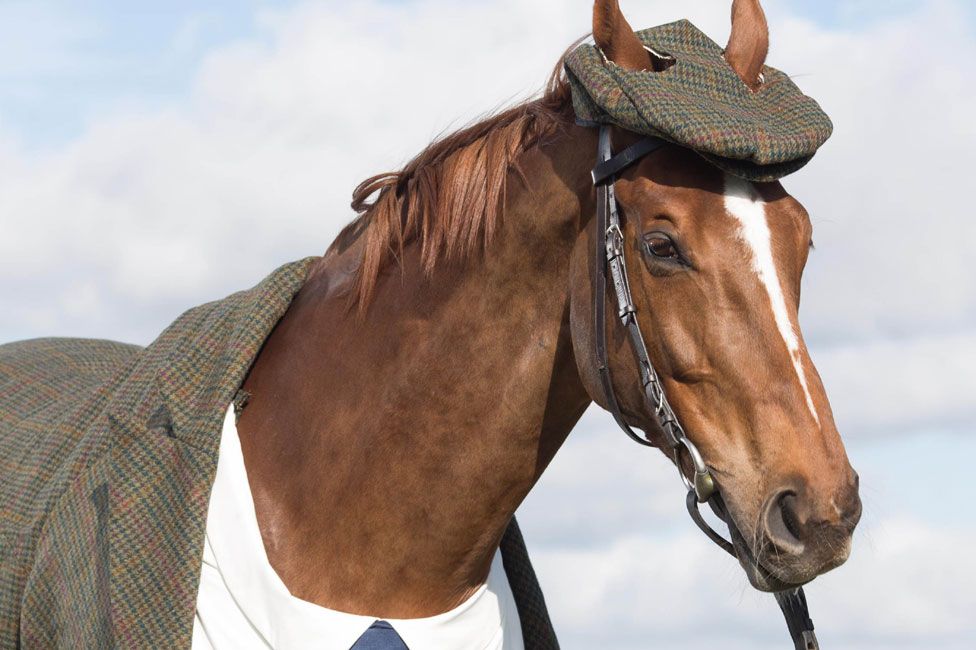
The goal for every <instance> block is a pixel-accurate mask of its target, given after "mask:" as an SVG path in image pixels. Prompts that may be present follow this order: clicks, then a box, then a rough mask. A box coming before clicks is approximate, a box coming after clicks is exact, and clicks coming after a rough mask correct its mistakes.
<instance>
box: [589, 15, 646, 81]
mask: <svg viewBox="0 0 976 650" xmlns="http://www.w3.org/2000/svg"><path fill="white" fill-rule="evenodd" d="M593 40H594V41H595V42H596V45H597V47H599V48H600V49H601V50H603V54H604V55H605V56H606V57H607V58H608V59H610V60H611V61H613V62H614V63H616V64H617V65H619V66H620V67H621V68H627V69H628V70H651V69H652V68H651V58H650V56H648V54H647V50H645V49H644V44H643V43H641V41H640V39H639V38H637V34H635V33H634V30H633V29H631V28H630V24H629V23H628V22H627V19H626V18H624V15H623V14H622V13H621V12H620V5H619V4H618V3H617V0H596V2H595V3H593Z"/></svg>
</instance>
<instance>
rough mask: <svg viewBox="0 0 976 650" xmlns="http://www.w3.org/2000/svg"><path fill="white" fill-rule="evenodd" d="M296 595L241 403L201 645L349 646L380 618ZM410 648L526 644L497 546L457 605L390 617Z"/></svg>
mask: <svg viewBox="0 0 976 650" xmlns="http://www.w3.org/2000/svg"><path fill="white" fill-rule="evenodd" d="M376 620H377V617H375V616H357V615H354V614H346V613H344V612H338V611H335V610H331V609H327V608H325V607H320V606H319V605H315V604H313V603H310V602H307V601H304V600H300V599H298V598H296V597H294V596H292V595H291V593H290V592H289V591H288V588H287V587H285V584H284V583H283V582H282V581H281V578H279V577H278V574H277V573H275V570H274V568H272V566H271V563H270V562H268V556H267V554H266V553H265V550H264V543H263V541H262V539H261V533H260V530H259V529H258V521H257V515H256V514H255V512H254V501H253V500H252V498H251V488H250V484H249V483H248V481H247V472H246V470H245V469H244V456H243V454H242V453H241V444H240V439H239V438H238V435H237V426H236V422H235V418H234V412H233V408H230V409H228V411H227V416H226V418H225V419H224V427H223V432H222V434H221V439H220V457H219V459H218V462H217V477H216V480H215V481H214V485H213V491H212V493H211V495H210V508H209V510H208V512H207V534H206V540H205V544H204V549H203V567H202V569H201V572H200V591H199V593H198V595H197V612H196V617H195V618H194V621H193V648H194V650H247V649H249V648H275V649H278V650H292V649H298V648H314V649H315V650H349V648H350V647H352V645H353V644H354V643H355V642H356V641H357V640H358V639H359V637H360V636H361V635H362V634H363V632H365V631H366V629H367V628H369V627H370V625H372V624H373V623H374V622H376ZM383 620H386V621H387V622H388V623H390V625H392V626H393V629H395V630H396V631H397V633H398V634H399V635H400V638H401V639H403V642H404V643H405V644H406V645H407V647H408V648H409V649H410V650H523V642H522V630H521V627H520V623H519V617H518V611H517V610H516V608H515V600H514V598H513V597H512V590H511V588H510V587H509V584H508V578H507V577H506V575H505V570H504V568H503V566H502V562H501V554H500V553H499V552H497V551H496V552H495V558H494V561H493V562H492V564H491V571H490V573H489V574H488V581H487V583H486V584H484V585H482V586H481V587H480V588H479V589H478V591H476V592H475V593H474V595H472V596H471V597H470V598H468V600H466V601H465V602H464V603H462V604H461V605H459V606H458V607H455V608H454V609H452V610H451V611H449V612H446V613H444V614H439V615H437V616H431V617H429V618H418V619H405V620H398V619H383Z"/></svg>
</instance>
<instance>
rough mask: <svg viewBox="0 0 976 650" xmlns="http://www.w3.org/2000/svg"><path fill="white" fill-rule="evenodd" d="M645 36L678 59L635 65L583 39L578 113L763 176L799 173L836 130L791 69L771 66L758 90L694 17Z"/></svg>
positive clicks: (573, 78)
mask: <svg viewBox="0 0 976 650" xmlns="http://www.w3.org/2000/svg"><path fill="white" fill-rule="evenodd" d="M637 36H638V37H639V38H640V39H641V41H642V42H643V43H644V44H645V45H647V46H649V47H651V48H653V49H654V50H655V51H656V52H659V53H666V54H669V55H671V56H673V57H674V58H675V63H674V65H672V66H671V67H670V68H667V69H666V70H664V71H661V72H653V71H632V70H626V69H624V68H621V67H619V66H617V65H614V64H613V63H607V62H606V61H604V59H603V56H602V54H601V53H600V51H599V50H598V49H597V48H596V47H595V46H593V45H590V44H584V45H581V46H580V47H578V48H577V49H576V50H574V51H573V52H572V53H570V55H569V56H568V57H567V59H566V70H567V72H568V75H569V80H570V84H571V85H572V89H573V107H574V109H575V111H576V116H577V118H578V119H579V120H581V121H583V122H588V123H613V124H617V125H618V126H621V127H623V128H625V129H627V130H628V131H633V132H635V133H642V134H645V135H650V136H655V137H659V138H663V139H665V140H668V141H669V142H673V143H675V144H679V145H681V146H684V147H687V148H689V149H692V150H694V151H696V152H698V153H699V154H701V155H702V156H704V157H705V158H706V159H707V160H709V161H710V162H712V163H713V164H715V165H717V166H718V167H721V168H722V169H725V170H726V171H729V172H730V173H733V174H736V175H738V176H742V177H743V178H747V179H749V180H755V181H769V180H774V179H777V178H781V177H783V176H786V175H787V174H790V173H792V172H794V171H796V170H797V169H799V168H800V167H802V166H803V165H805V164H806V163H807V162H809V161H810V159H811V158H813V155H814V154H815V153H816V152H817V149H819V148H820V146H821V145H822V144H823V143H824V142H826V141H827V138H829V137H830V134H831V132H832V130H833V125H832V124H831V122H830V118H828V117H827V115H826V114H825V113H824V112H823V110H822V109H821V108H820V106H819V105H818V104H817V102H816V101H814V100H813V99H811V98H810V97H807V96H806V95H804V94H803V93H802V92H801V91H800V89H799V88H797V86H796V84H794V83H793V81H792V80H791V79H790V78H789V77H788V76H787V75H785V74H784V73H782V72H780V71H779V70H776V69H774V68H771V67H769V66H765V67H764V69H763V76H764V78H765V83H764V84H763V85H762V86H761V87H760V88H759V90H758V91H756V92H752V91H751V90H750V89H749V88H748V87H747V86H746V85H745V84H744V83H743V82H742V80H741V79H740V78H739V76H738V75H737V74H736V72H735V70H733V69H732V67H731V66H730V65H729V64H728V63H727V62H726V61H725V59H724V58H723V56H722V53H723V50H722V48H721V47H720V46H719V45H718V44H716V43H715V42H714V41H712V40H711V39H710V38H708V37H707V36H706V35H705V34H703V33H702V32H701V31H699V30H698V28H697V27H695V26H694V25H692V24H691V23H690V22H688V21H687V20H679V21H677V22H674V23H669V24H667V25H660V26H658V27H652V28H650V29H645V30H643V31H640V32H637Z"/></svg>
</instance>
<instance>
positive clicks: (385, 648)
mask: <svg viewBox="0 0 976 650" xmlns="http://www.w3.org/2000/svg"><path fill="white" fill-rule="evenodd" d="M349 650H409V649H408V648H407V644H406V643H404V642H403V639H401V638H400V635H399V634H397V633H396V630H394V629H393V626H392V625H390V624H389V623H387V622H386V621H376V622H375V623H373V624H372V625H370V626H369V629H368V630H366V631H365V632H363V635H362V636H361V637H359V640H358V641H356V642H355V643H353V644H352V647H351V648H349Z"/></svg>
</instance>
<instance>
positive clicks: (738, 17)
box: [725, 0, 769, 90]
mask: <svg viewBox="0 0 976 650" xmlns="http://www.w3.org/2000/svg"><path fill="white" fill-rule="evenodd" d="M768 53H769V25H767V24H766V14H765V13H763V9H762V6H761V5H760V4H759V0H732V34H731V35H730V36H729V44H728V45H727V46H726V47H725V60H726V61H728V62H729V65H731V66H732V69H733V70H735V71H736V73H737V74H738V75H739V77H740V78H741V79H742V81H744V82H745V84H746V85H747V86H749V88H751V89H752V90H757V89H758V88H759V86H760V85H761V83H762V82H761V81H760V80H759V75H760V73H761V72H762V68H763V64H764V63H766V55H767V54H768Z"/></svg>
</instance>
